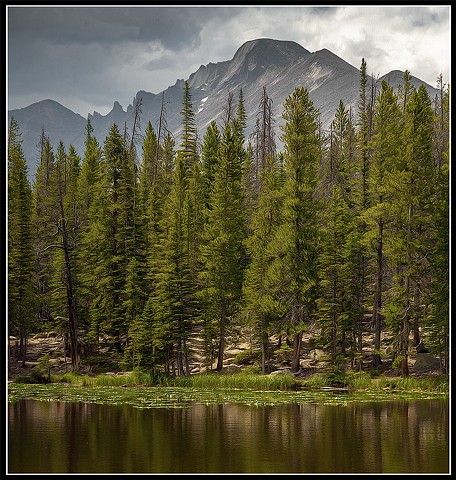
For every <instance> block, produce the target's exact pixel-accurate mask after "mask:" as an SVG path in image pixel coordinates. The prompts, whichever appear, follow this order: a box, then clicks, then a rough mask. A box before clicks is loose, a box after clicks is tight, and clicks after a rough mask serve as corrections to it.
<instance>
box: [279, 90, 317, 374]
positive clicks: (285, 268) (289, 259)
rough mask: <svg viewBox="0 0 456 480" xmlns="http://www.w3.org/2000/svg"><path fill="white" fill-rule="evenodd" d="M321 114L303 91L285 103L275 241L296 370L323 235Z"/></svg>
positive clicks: (310, 317) (312, 313)
mask: <svg viewBox="0 0 456 480" xmlns="http://www.w3.org/2000/svg"><path fill="white" fill-rule="evenodd" d="M318 115H319V114H318V111H317V110H316V108H315V107H314V105H313V103H312V101H311V100H310V98H309V92H308V91H307V90H306V89H305V88H302V87H299V88H296V89H295V91H294V92H293V93H292V94H291V95H290V96H289V97H288V98H287V99H286V100H285V104H284V112H283V115H282V116H283V118H284V120H285V124H284V126H283V134H282V140H283V142H284V173H285V176H286V178H285V185H284V205H283V212H282V223H281V225H280V227H279V230H278V232H277V235H276V237H275V239H274V242H275V248H276V260H275V262H274V264H273V265H272V268H273V270H274V273H275V276H276V279H275V285H276V288H277V291H276V295H277V296H278V297H277V298H278V300H279V301H280V302H281V303H282V304H283V305H284V319H285V321H286V324H287V326H288V332H289V333H290V334H291V335H292V336H293V354H292V360H291V369H292V371H293V372H297V371H298V370H299V368H300V355H301V347H302V334H303V332H304V330H305V329H306V327H308V326H309V325H310V324H311V323H313V322H314V320H315V312H316V299H317V284H318V277H317V255H318V244H319V232H318V225H317V221H316V220H317V218H316V216H317V211H318V207H317V202H316V198H315V189H316V182H317V171H318V164H319V161H320V159H319V155H320V144H319V132H318Z"/></svg>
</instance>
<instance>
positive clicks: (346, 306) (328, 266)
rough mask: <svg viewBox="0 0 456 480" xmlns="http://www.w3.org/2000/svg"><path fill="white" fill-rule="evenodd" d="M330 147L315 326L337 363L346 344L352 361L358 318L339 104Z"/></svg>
mask: <svg viewBox="0 0 456 480" xmlns="http://www.w3.org/2000/svg"><path fill="white" fill-rule="evenodd" d="M330 127H331V129H330V136H329V147H328V151H327V154H326V155H325V156H324V157H325V161H324V162H323V168H322V179H321V183H322V184H321V187H320V188H321V190H322V193H321V194H322V201H323V204H324V206H323V208H322V211H321V215H320V218H321V225H322V232H321V237H322V248H321V253H320V256H319V277H320V287H321V291H320V294H319V300H318V303H319V324H320V326H321V331H322V340H323V344H324V346H326V347H329V348H330V350H331V362H332V363H333V364H334V365H336V364H338V363H339V358H340V356H342V357H343V356H345V355H346V354H347V353H348V352H347V351H346V350H347V348H350V356H351V359H352V361H353V360H354V358H355V356H356V354H355V348H354V347H355V342H354V339H353V338H351V335H350V334H352V333H353V328H354V326H355V325H354V322H353V319H354V318H357V315H358V312H357V308H356V301H355V298H356V297H355V295H354V294H353V293H354V292H353V282H354V281H355V283H356V275H354V270H355V265H354V264H353V261H352V239H353V237H352V236H353V232H354V231H355V223H354V220H355V218H354V211H353V209H352V208H351V205H352V198H351V195H350V193H351V169H350V167H351V158H350V157H351V152H350V147H351V140H352V138H351V136H352V125H351V122H350V116H349V110H348V109H347V108H346V107H345V105H344V104H343V102H342V101H340V102H339V106H338V109H337V111H336V114H335V117H334V120H333V121H332V122H331V125H330Z"/></svg>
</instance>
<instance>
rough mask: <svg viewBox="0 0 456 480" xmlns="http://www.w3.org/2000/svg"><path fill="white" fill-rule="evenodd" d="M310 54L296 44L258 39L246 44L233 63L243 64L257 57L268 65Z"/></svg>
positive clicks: (240, 49) (235, 55)
mask: <svg viewBox="0 0 456 480" xmlns="http://www.w3.org/2000/svg"><path fill="white" fill-rule="evenodd" d="M309 54H310V52H309V51H308V50H306V49H305V48H304V47H302V46H301V45H299V44H298V43H296V42H293V41H289V40H274V39H272V38H258V39H256V40H250V41H248V42H245V43H244V44H243V45H242V46H241V47H239V48H238V50H237V52H236V53H235V54H234V57H233V60H232V61H233V62H243V61H245V60H246V59H248V58H249V57H252V56H255V57H257V58H258V59H259V60H264V61H267V62H268V63H277V62H279V64H280V63H283V62H284V61H285V62H286V61H287V60H291V59H294V58H296V57H300V56H305V55H309Z"/></svg>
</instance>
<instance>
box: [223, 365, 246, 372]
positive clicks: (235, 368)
mask: <svg viewBox="0 0 456 480" xmlns="http://www.w3.org/2000/svg"><path fill="white" fill-rule="evenodd" d="M240 371H241V367H240V366H239V365H227V366H226V367H223V368H222V373H236V372H240Z"/></svg>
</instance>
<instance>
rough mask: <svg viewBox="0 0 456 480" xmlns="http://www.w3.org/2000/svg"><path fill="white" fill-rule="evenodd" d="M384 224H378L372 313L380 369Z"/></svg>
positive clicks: (376, 358) (375, 353)
mask: <svg viewBox="0 0 456 480" xmlns="http://www.w3.org/2000/svg"><path fill="white" fill-rule="evenodd" d="M382 283H383V222H382V221H381V220H380V222H379V224H378V246H377V271H376V279H375V295H374V308H373V311H372V323H373V326H374V365H375V366H376V367H378V366H379V365H380V364H381V363H382V360H381V357H380V339H381V334H382V322H383V320H382V315H381V313H380V312H381V308H382V288H383V285H382Z"/></svg>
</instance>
